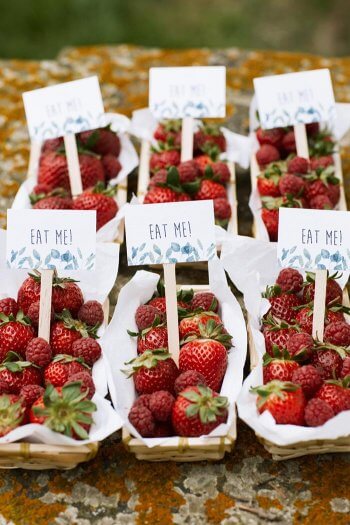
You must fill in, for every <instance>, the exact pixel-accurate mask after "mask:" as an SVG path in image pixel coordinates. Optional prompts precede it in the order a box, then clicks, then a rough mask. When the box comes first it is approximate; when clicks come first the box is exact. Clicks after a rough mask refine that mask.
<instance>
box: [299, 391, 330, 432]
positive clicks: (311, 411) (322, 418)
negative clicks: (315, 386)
mask: <svg viewBox="0 0 350 525" xmlns="http://www.w3.org/2000/svg"><path fill="white" fill-rule="evenodd" d="M332 417H334V411H333V409H332V407H331V406H330V405H328V403H326V402H325V401H323V400H322V399H317V398H314V399H310V401H309V402H308V404H307V405H306V407H305V423H306V424H307V426H308V427H319V426H320V425H323V424H324V423H326V421H328V420H329V419H331V418H332Z"/></svg>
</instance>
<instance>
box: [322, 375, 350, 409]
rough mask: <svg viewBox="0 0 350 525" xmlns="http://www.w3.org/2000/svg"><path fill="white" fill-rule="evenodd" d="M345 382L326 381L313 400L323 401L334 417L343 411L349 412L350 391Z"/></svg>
mask: <svg viewBox="0 0 350 525" xmlns="http://www.w3.org/2000/svg"><path fill="white" fill-rule="evenodd" d="M345 381H346V380H345ZM345 381H344V383H342V382H341V381H327V382H326V383H324V384H323V385H322V386H321V388H320V389H319V390H318V392H317V393H316V395H315V399H322V400H323V401H325V402H326V403H327V405H329V406H330V407H331V408H332V409H333V412H334V414H335V415H336V414H339V412H342V411H343V410H350V390H349V388H347V386H346V385H347V383H346V382H345Z"/></svg>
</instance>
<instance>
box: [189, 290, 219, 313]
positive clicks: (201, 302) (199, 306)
mask: <svg viewBox="0 0 350 525" xmlns="http://www.w3.org/2000/svg"><path fill="white" fill-rule="evenodd" d="M218 309H219V302H218V300H217V298H216V297H215V295H214V294H213V293H212V292H196V293H195V294H194V296H193V299H192V302H191V310H203V311H204V312H215V313H217V311H218Z"/></svg>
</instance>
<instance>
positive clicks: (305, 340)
mask: <svg viewBox="0 0 350 525" xmlns="http://www.w3.org/2000/svg"><path fill="white" fill-rule="evenodd" d="M313 346H314V340H313V339H312V337H311V335H310V333H308V332H307V333H306V332H296V333H294V334H292V335H291V336H290V338H289V339H288V341H287V345H286V348H287V351H288V353H289V354H290V355H291V356H292V357H295V358H296V359H298V361H305V360H307V359H309V358H310V357H311V355H312V349H313Z"/></svg>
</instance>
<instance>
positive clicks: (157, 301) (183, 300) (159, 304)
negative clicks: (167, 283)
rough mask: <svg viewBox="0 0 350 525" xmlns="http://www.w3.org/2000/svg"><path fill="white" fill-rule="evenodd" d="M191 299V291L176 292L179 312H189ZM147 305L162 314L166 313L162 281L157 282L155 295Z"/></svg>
mask: <svg viewBox="0 0 350 525" xmlns="http://www.w3.org/2000/svg"><path fill="white" fill-rule="evenodd" d="M192 299H193V290H180V291H178V292H177V307H178V309H181V310H191V309H192V308H191V301H192ZM148 304H150V305H151V306H154V308H157V310H159V311H160V312H162V313H163V314H165V313H166V302H165V288H164V283H163V281H161V280H159V281H158V284H157V295H156V296H155V297H153V298H152V299H151V300H150V301H148Z"/></svg>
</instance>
